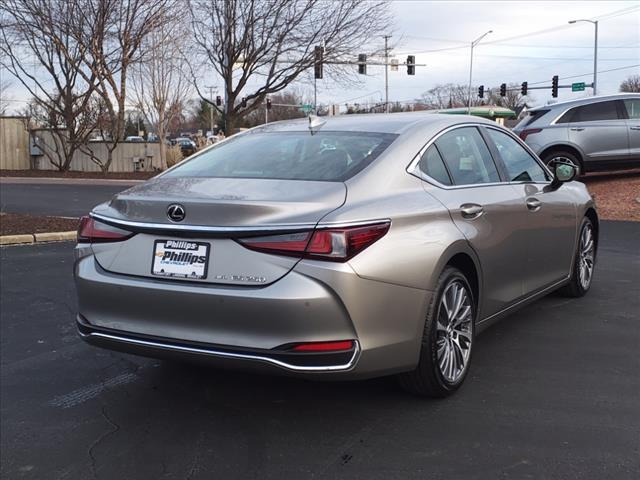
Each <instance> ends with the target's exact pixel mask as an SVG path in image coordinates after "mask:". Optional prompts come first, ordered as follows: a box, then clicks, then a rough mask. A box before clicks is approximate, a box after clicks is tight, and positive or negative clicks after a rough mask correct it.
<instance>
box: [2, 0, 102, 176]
mask: <svg viewBox="0 0 640 480" xmlns="http://www.w3.org/2000/svg"><path fill="white" fill-rule="evenodd" d="M0 18H1V19H2V28H0V31H1V33H0V53H1V54H2V55H1V56H0V61H1V62H2V65H3V66H4V67H5V68H6V69H7V70H8V71H9V72H10V73H11V74H12V75H13V76H14V77H15V78H16V79H17V80H18V81H19V82H20V83H21V84H22V85H23V87H24V88H25V89H26V90H27V91H28V92H29V93H30V94H31V96H32V97H33V101H34V103H35V106H36V107H37V108H35V109H34V110H33V111H34V112H40V116H41V118H40V119H39V121H40V123H43V124H44V125H45V126H47V127H48V128H49V129H50V132H51V138H52V141H53V145H50V144H49V143H46V144H44V145H42V146H43V150H44V154H45V155H46V156H47V157H48V158H49V160H50V161H51V163H52V164H53V165H55V166H56V167H57V168H58V169H59V170H60V171H66V170H68V169H69V167H70V165H71V161H72V159H73V155H74V153H75V152H76V151H77V150H78V149H79V148H81V146H82V145H83V144H84V143H85V142H86V140H87V138H88V136H89V134H90V133H91V130H92V129H93V125H94V123H95V115H94V112H93V110H92V109H91V108H90V106H91V102H92V94H93V88H94V81H95V76H94V75H93V74H92V73H91V72H89V71H87V72H81V71H80V70H78V68H77V65H78V64H79V60H80V59H81V58H82V56H83V54H84V51H83V47H82V46H81V45H79V44H78V43H77V42H76V41H75V39H74V38H73V36H72V35H71V33H70V30H71V29H70V23H69V22H70V20H71V19H76V20H77V19H78V18H79V4H78V2H76V1H73V0H67V1H65V2H58V1H56V0H3V1H2V2H1V3H0ZM85 26H86V25H83V24H82V23H77V24H76V25H75V28H79V29H82V28H84V27H85Z"/></svg>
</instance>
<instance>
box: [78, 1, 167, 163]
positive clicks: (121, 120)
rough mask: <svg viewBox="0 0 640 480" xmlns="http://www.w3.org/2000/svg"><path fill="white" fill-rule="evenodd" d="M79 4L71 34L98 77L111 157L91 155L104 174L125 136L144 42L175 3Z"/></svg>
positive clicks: (109, 155)
mask: <svg viewBox="0 0 640 480" xmlns="http://www.w3.org/2000/svg"><path fill="white" fill-rule="evenodd" d="M75 1H77V2H78V3H79V4H80V5H81V8H80V15H81V21H80V22H77V23H76V24H75V25H76V28H74V30H73V35H74V38H75V39H76V41H77V42H78V43H79V44H80V45H81V46H82V52H83V58H82V63H83V65H84V66H85V67H86V68H88V70H89V71H90V72H91V73H90V74H91V75H92V76H94V77H95V79H96V92H97V93H98V94H99V95H100V97H101V99H102V102H103V104H104V107H105V112H106V118H108V128H107V129H108V132H109V135H108V138H105V140H106V141H107V152H108V153H107V158H106V159H102V158H98V157H97V156H95V155H93V154H92V153H91V151H88V152H87V153H89V154H90V155H91V158H92V160H93V161H94V162H95V163H96V164H97V165H98V166H99V167H100V169H101V170H102V171H103V172H106V171H108V170H109V167H110V166H111V162H112V160H113V151H114V150H115V149H116V147H117V146H118V143H120V141H122V139H123V135H124V126H125V112H126V99H127V81H128V79H129V74H130V70H131V68H132V67H133V65H135V63H136V62H137V61H139V60H140V58H141V57H142V56H144V54H145V53H147V52H146V51H145V49H144V46H145V39H146V38H147V37H148V36H149V35H150V34H151V33H152V32H154V31H156V30H157V29H158V28H160V27H161V26H162V25H163V24H164V23H165V22H166V19H167V18H168V13H169V12H170V11H171V10H172V6H173V5H174V4H175V3H176V0H75ZM79 25H82V26H83V28H77V26H79ZM80 71H84V69H80ZM87 80H88V79H87Z"/></svg>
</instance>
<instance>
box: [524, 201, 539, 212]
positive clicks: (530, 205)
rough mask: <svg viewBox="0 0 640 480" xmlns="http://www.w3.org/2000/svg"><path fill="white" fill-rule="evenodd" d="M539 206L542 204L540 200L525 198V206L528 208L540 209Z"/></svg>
mask: <svg viewBox="0 0 640 480" xmlns="http://www.w3.org/2000/svg"><path fill="white" fill-rule="evenodd" d="M541 206H542V202H541V201H540V200H538V199H537V198H527V208H528V209H529V210H532V211H534V212H535V211H538V210H540V207H541Z"/></svg>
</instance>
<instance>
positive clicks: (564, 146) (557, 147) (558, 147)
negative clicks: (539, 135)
mask: <svg viewBox="0 0 640 480" xmlns="http://www.w3.org/2000/svg"><path fill="white" fill-rule="evenodd" d="M556 151H558V152H561V151H565V152H569V153H571V154H573V155H575V156H576V158H577V159H578V161H579V162H580V165H579V167H580V172H581V173H584V171H585V170H584V154H583V153H582V152H581V151H580V149H579V148H577V147H576V146H574V145H570V144H568V143H556V144H553V145H549V146H546V147H545V148H544V149H543V150H542V151H541V152H540V153H539V154H538V156H539V157H540V159H542V160H543V161H544V157H546V156H547V155H548V154H549V153H551V152H556Z"/></svg>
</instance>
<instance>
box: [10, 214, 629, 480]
mask: <svg viewBox="0 0 640 480" xmlns="http://www.w3.org/2000/svg"><path fill="white" fill-rule="evenodd" d="M639 245H640V223H630V222H605V223H603V225H602V236H601V248H600V252H599V260H598V264H597V271H596V277H595V280H594V284H593V287H592V290H591V291H590V292H589V294H588V296H587V297H585V298H583V299H567V298H563V297H561V296H559V295H551V296H549V297H547V298H545V299H543V300H541V301H538V302H537V303H535V304H532V305H530V306H529V307H527V308H525V309H523V310H521V311H519V312H518V313H516V314H515V315H513V316H511V317H510V318H508V319H506V320H504V321H502V322H501V323H499V324H497V325H495V326H494V327H492V328H490V329H489V330H488V331H486V332H485V333H483V334H482V335H481V336H480V337H479V340H478V342H477V344H476V350H475V352H474V355H475V358H474V360H473V366H472V370H471V372H470V373H471V375H470V378H468V379H467V382H466V383H465V385H464V386H463V388H462V389H461V390H460V391H459V392H458V393H457V394H456V395H455V396H453V397H451V398H449V399H446V400H440V401H433V400H424V399H420V398H416V397H412V396H409V395H407V394H405V393H403V392H402V391H400V390H399V389H398V388H397V387H396V386H395V383H394V381H393V380H392V379H377V380H371V381H364V382H340V383H316V382H306V381H301V380H294V379H287V378H280V377H260V376H252V375H248V374H240V373H236V372H224V371H215V370H210V369H206V368H202V367H194V366H190V365H184V364H172V363H168V362H161V361H156V360H151V359H144V358H139V357H133V356H127V355H124V354H120V353H115V352H109V351H106V350H99V349H96V348H93V347H90V346H88V345H85V344H84V343H83V342H82V341H81V340H79V338H78V337H77V336H76V333H75V327H74V314H75V311H76V298H75V293H74V289H73V284H72V275H71V268H72V262H73V260H72V252H71V250H72V248H73V245H72V244H70V243H56V244H43V245H32V246H16V247H5V248H2V249H0V255H1V261H2V269H1V281H2V289H1V301H0V309H1V311H0V333H1V337H0V342H1V343H0V347H1V348H0V360H1V368H0V401H1V404H0V410H1V411H0V420H1V423H0V428H1V432H0V433H1V435H0V447H1V451H2V455H1V467H0V474H1V475H0V476H2V478H7V479H14V478H29V479H89V478H98V479H130V478H135V479H160V478H163V479H178V478H180V479H187V478H188V479H212V478H224V479H247V478H256V479H265V478H274V479H276V478H277V479H283V478H294V479H306V478H314V479H315V478H326V479H336V478H366V479H390V478H393V479H395V478H398V479H411V478H416V479H457V478H464V479H498V478H501V479H521V478H535V479H572V478H575V479H598V480H602V479H637V478H640V375H639V372H640V355H639V354H638V350H639V349H640V247H639Z"/></svg>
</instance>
